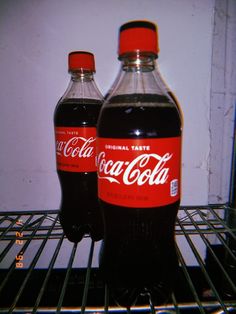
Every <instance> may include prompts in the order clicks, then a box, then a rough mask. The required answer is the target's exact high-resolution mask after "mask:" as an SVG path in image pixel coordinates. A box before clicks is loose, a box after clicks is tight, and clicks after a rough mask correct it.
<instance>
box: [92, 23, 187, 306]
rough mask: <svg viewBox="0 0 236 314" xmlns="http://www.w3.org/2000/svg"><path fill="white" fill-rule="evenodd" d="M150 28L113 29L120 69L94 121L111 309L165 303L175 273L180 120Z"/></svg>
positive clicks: (138, 25)
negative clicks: (116, 33)
mask: <svg viewBox="0 0 236 314" xmlns="http://www.w3.org/2000/svg"><path fill="white" fill-rule="evenodd" d="M158 51H159V49H158V40H157V28H156V25H155V24H153V23H151V22H149V21H132V22H129V23H126V24H124V25H123V26H121V28H120V37H119V60H120V61H121V68H120V72H119V74H118V77H117V78H116V80H115V84H113V86H112V88H111V91H110V92H109V96H108V97H107V99H106V101H105V103H104V105H103V107H102V110H101V112H100V115H99V120H98V129H97V130H98V139H97V145H98V151H97V159H98V195H99V200H100V203H101V209H102V212H103V217H104V228H105V229H104V230H105V231H104V242H103V246H102V250H101V252H100V269H101V272H102V275H103V278H104V280H105V282H106V283H107V284H108V286H109V288H110V291H111V294H112V295H113V297H114V299H115V301H116V302H117V303H118V304H119V305H121V306H126V307H130V306H131V305H133V304H135V303H136V302H137V301H138V298H139V297H140V299H143V298H144V297H145V296H146V297H147V298H149V299H150V300H149V301H150V302H152V303H153V304H160V303H163V302H165V301H166V300H167V299H168V298H169V296H170V294H171V291H172V289H173V284H174V278H175V276H176V272H177V269H178V261H177V256H176V251H175V236H174V226H175V220H176V215H177V212H178V208H179V204H180V183H181V182H180V180H181V178H180V165H181V133H182V119H181V115H180V109H179V108H178V105H177V104H176V103H175V101H174V98H173V97H172V96H171V93H170V92H169V91H168V89H167V88H166V86H165V84H164V82H163V80H162V79H161V76H160V74H159V72H158V70H157V66H156V58H157V56H158Z"/></svg>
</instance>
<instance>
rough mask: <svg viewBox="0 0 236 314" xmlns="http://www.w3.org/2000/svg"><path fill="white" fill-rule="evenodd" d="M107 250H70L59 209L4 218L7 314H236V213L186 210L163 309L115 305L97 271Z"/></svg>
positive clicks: (0, 287)
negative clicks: (176, 267) (175, 274)
mask: <svg viewBox="0 0 236 314" xmlns="http://www.w3.org/2000/svg"><path fill="white" fill-rule="evenodd" d="M100 245H101V242H93V241H92V240H91V239H90V238H89V237H88V236H85V237H84V239H83V240H82V241H81V242H80V243H78V244H72V243H70V242H69V241H68V240H67V239H66V237H65V236H64V234H63V230H62V228H61V225H60V223H59V221H58V210H37V211H33V210H32V211H11V212H9V211H8V212H0V313H25V314H26V313H103V312H105V313H108V312H110V313H111V312H117V313H118V312H127V311H128V312H142V313H215V314H216V313H236V209H234V208H230V207H228V206H226V205H222V206H220V205H211V206H185V207H181V209H180V210H179V215H178V219H177V221H176V250H177V254H178V258H179V264H180V271H179V275H178V278H177V282H176V289H175V291H174V293H173V294H172V297H171V299H170V300H169V301H168V303H167V304H164V305H161V306H155V307H154V306H153V305H152V303H151V300H146V299H145V303H144V299H143V300H142V299H141V300H139V302H138V305H136V306H134V307H132V308H130V309H128V310H127V309H125V308H120V307H117V306H115V304H114V302H113V300H112V298H111V297H110V296H109V291H108V289H107V287H106V286H105V285H104V284H103V281H102V279H101V278H100V274H99V269H98V266H97V259H98V254H99V248H100ZM65 256H66V257H65Z"/></svg>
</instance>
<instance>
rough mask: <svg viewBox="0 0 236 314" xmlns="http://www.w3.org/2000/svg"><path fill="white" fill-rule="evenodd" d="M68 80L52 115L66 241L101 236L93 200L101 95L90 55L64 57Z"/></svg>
mask: <svg viewBox="0 0 236 314" xmlns="http://www.w3.org/2000/svg"><path fill="white" fill-rule="evenodd" d="M68 63H69V72H70V74H71V80H70V83H69V86H68V88H67V90H66V92H65V94H64V95H63V96H62V98H61V99H60V100H59V102H58V104H57V106H56V109H55V113H54V126H55V140H56V159H57V173H58V177H59V180H60V185H61V192H62V195H61V205H60V216H59V217H60V222H61V225H62V227H63V230H64V232H65V234H66V236H67V238H68V239H69V240H70V241H72V242H79V241H80V240H81V239H82V237H83V236H84V235H85V234H90V235H91V237H92V239H93V240H100V239H101V238H102V236H103V225H102V218H101V214H100V209H99V204H98V198H97V172H96V171H97V168H96V159H95V158H96V125H97V118H98V114H99V111H100V108H101V104H102V99H103V98H102V95H101V93H100V91H99V89H98V87H97V85H96V83H95V81H94V77H93V73H94V72H95V61H94V55H93V54H92V53H90V52H85V51H74V52H71V53H70V54H69V56H68Z"/></svg>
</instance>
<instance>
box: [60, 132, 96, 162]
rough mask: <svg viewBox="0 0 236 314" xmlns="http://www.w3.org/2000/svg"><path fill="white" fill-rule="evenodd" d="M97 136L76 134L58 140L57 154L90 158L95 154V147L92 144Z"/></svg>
mask: <svg viewBox="0 0 236 314" xmlns="http://www.w3.org/2000/svg"><path fill="white" fill-rule="evenodd" d="M95 140H96V138H94V137H89V138H84V137H81V136H75V137H72V138H71V139H69V140H68V141H67V142H66V141H56V152H57V155H59V156H61V155H64V156H65V157H72V158H74V157H79V158H89V157H92V156H93V154H94V147H93V146H92V145H91V144H92V143H93V142H94V141H95Z"/></svg>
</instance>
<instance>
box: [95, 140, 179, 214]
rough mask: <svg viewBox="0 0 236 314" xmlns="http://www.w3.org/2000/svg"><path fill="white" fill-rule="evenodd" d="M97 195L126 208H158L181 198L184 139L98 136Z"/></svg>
mask: <svg viewBox="0 0 236 314" xmlns="http://www.w3.org/2000/svg"><path fill="white" fill-rule="evenodd" d="M97 146H98V153H97V154H98V155H97V167H98V195H99V198H100V199H101V200H103V201H105V202H107V203H110V204H114V205H118V206H125V207H140V208H143V207H157V206H164V205H168V204H171V203H174V202H176V201H178V200H179V198H180V163H181V138H180V137H172V138H158V139H157V138H155V139H150V138H149V139H111V138H98V139H97Z"/></svg>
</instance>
